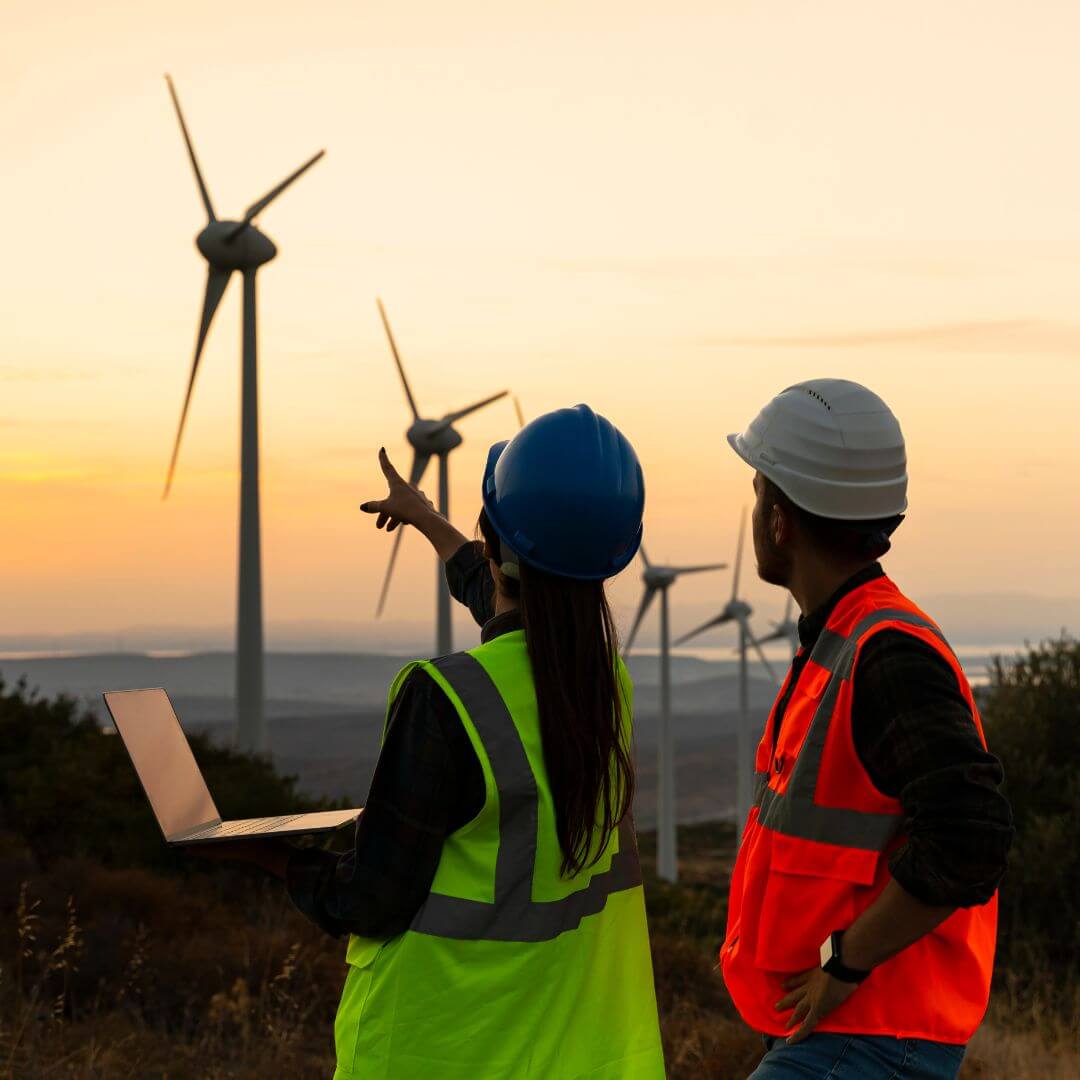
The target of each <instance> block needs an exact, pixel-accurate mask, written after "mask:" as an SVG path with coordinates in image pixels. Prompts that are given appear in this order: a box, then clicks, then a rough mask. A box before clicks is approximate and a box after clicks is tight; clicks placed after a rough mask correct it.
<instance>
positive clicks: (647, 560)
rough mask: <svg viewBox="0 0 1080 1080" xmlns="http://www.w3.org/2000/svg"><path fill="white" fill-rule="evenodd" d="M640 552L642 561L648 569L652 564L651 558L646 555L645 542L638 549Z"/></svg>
mask: <svg viewBox="0 0 1080 1080" xmlns="http://www.w3.org/2000/svg"><path fill="white" fill-rule="evenodd" d="M638 551H640V552H641V561H642V562H643V563H644V564H645V566H646V567H650V566H652V563H651V562H649V556H648V555H647V554H646V553H645V542H644V541H642V542H641V546H640V547H639V548H638Z"/></svg>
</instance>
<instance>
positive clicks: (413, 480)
mask: <svg viewBox="0 0 1080 1080" xmlns="http://www.w3.org/2000/svg"><path fill="white" fill-rule="evenodd" d="M429 461H431V455H430V454H417V453H414V454H413V459H412V468H411V469H409V483H410V484H412V486H413V487H416V486H417V485H418V484H419V483H420V481H421V480H423V478H424V472H425V471H426V470H427V467H428V462H429ZM406 528H407V526H405V525H399V526H398V527H397V531H396V532H395V533H394V546H393V547H392V548H391V549H390V562H389V564H388V565H387V567H386V577H385V578H383V586H382V592H380V593H379V603H378V606H377V607H376V608H375V618H376V619H377V618H378V617H379V616H380V615H382V613H383V607H384V606H385V605H386V594H387V593H388V592H389V591H390V577H391V575H392V574H393V573H394V563H396V562H397V556H398V548H400V547H401V534H402V533H403V532H404V531H405V529H406Z"/></svg>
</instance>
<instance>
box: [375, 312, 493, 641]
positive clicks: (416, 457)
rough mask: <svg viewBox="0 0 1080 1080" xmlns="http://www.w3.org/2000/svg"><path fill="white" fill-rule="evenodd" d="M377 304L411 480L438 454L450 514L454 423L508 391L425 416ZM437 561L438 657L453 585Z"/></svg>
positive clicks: (382, 599) (457, 439)
mask: <svg viewBox="0 0 1080 1080" xmlns="http://www.w3.org/2000/svg"><path fill="white" fill-rule="evenodd" d="M375 303H376V304H377V305H378V307H379V315H380V316H381V317H382V324H383V327H384V328H385V330H386V337H387V339H388V340H389V342H390V351H391V352H392V353H393V354H394V363H395V364H397V369H398V374H399V375H400V376H401V385H402V386H403V387H404V389H405V398H406V400H407V401H408V403H409V408H410V409H411V410H412V415H413V422H412V424H411V425H410V427H409V429H408V431H406V432H405V437H406V438H407V439H408V440H409V443H410V444H411V445H412V448H413V459H412V465H411V467H410V468H409V483H410V484H412V485H413V486H414V487H415V486H417V485H418V484H419V483H420V481H421V480H422V479H423V478H424V472H425V471H426V469H427V467H428V463H429V462H430V461H431V459H432V457H437V458H438V459H439V513H440V514H442V515H443V517H449V516H450V461H449V459H450V452H451V451H452V450H456V449H457V448H458V447H459V446H460V445H461V444H462V442H463V440H462V438H461V435H460V434H459V433H458V431H457V429H456V428H455V427H454V424H455V423H457V421H458V420H461V419H462V418H463V417H466V416H468V415H469V414H470V413H474V412H476V410H477V409H482V408H483V407H484V406H485V405H490V404H491V403H492V402H493V401H498V400H499V398H502V397H506V395H507V394H508V393H509V391H507V390H500V391H499V393H497V394H492V395H491V397H486V398H484V400H483V401H477V402H476V403H475V404H473V405H466V406H465V408H464V409H458V410H457V411H456V412H449V413H447V414H446V415H445V416H443V417H442V418H441V419H439V420H426V419H424V418H423V417H422V416H421V415H420V412H419V410H418V409H417V407H416V399H415V398H414V397H413V392H412V389H411V388H410V387H409V380H408V379H407V378H406V377H405V368H404V366H403V365H402V363H401V356H400V354H399V353H398V348H397V343H396V342H395V341H394V333H393V331H392V330H391V329H390V320H389V319H387V317H386V309H385V308H384V307H383V304H382V301H381V300H378V299H376V301H375ZM401 534H402V529H398V530H396V532H395V534H394V546H393V547H392V548H391V549H390V563H389V565H388V566H387V568H386V578H385V579H384V580H383V587H382V592H381V593H380V595H379V605H378V607H377V608H376V609H375V616H376V618H377V617H378V616H380V615H381V614H382V612H383V607H384V605H385V604H386V594H387V592H388V590H389V588H390V578H391V575H392V574H393V573H394V563H395V562H396V561H397V556H398V549H399V548H400V547H401ZM436 561H437V568H436V578H435V597H436V600H435V603H436V631H435V648H436V652H437V654H438V655H439V656H446V655H447V654H448V653H449V652H451V651H452V649H453V643H452V634H451V626H450V587H449V586H448V585H447V583H446V573H445V571H444V569H443V564H442V563H441V562H439V561H438V560H436Z"/></svg>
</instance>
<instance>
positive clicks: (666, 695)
mask: <svg viewBox="0 0 1080 1080" xmlns="http://www.w3.org/2000/svg"><path fill="white" fill-rule="evenodd" d="M641 561H642V562H643V563H644V564H645V569H644V570H643V571H642V574H641V580H642V581H643V582H644V583H645V592H644V594H643V595H642V597H641V605H640V606H639V607H638V611H637V617H636V618H635V619H634V625H633V626H632V627H631V628H630V636H629V637H628V638H627V639H626V644H625V645H624V646H623V655H624V656H628V655H629V654H630V650H631V649H632V648H633V646H634V638H635V637H637V632H638V627H640V626H641V620H642V619H644V618H645V613H646V612H647V611H648V610H649V608H650V606H651V605H652V602H653V600H654V599H656V595H657V593H659V594H660V736H659V740H658V744H659V749H658V753H657V763H658V767H657V815H656V872H657V874H658V875H659V876H660V877H662V878H664V879H665V880H667V881H675V880H677V879H678V876H679V857H678V848H677V838H676V831H675V825H676V821H675V751H674V746H673V742H672V735H671V630H670V623H669V621H668V589H670V588H671V586H672V585H674V584H675V581H676V579H677V578H678V577H679V576H680V575H681V574H699V573H701V572H703V571H705V570H726V569H727V563H713V564H711V565H709V566H657V565H656V564H655V563H651V562H649V556H648V555H647V554H646V553H645V546H644V545H642V547H641Z"/></svg>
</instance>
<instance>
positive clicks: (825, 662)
mask: <svg viewBox="0 0 1080 1080" xmlns="http://www.w3.org/2000/svg"><path fill="white" fill-rule="evenodd" d="M847 642H848V639H847V638H846V637H842V636H841V635H840V634H837V633H834V632H833V631H832V630H822V631H821V636H820V637H819V638H818V639H817V641H815V642H814V648H813V650H812V651H811V653H810V659H811V660H813V661H814V663H815V664H818V665H820V666H821V667H823V668H824V669H825V670H826V671H836V669H837V667H838V666H839V664H840V661H841V659H842V657H843V655H844V650H845V648H846V647H847Z"/></svg>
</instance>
